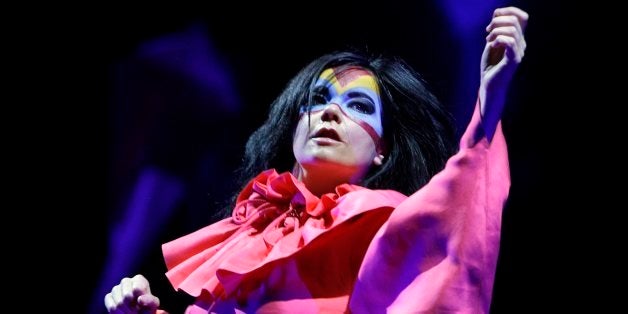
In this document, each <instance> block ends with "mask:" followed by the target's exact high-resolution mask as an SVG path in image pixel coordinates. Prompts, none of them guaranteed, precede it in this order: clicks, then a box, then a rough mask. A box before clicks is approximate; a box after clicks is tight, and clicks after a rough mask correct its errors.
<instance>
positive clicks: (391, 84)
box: [105, 7, 528, 313]
mask: <svg viewBox="0 0 628 314" xmlns="http://www.w3.org/2000/svg"><path fill="white" fill-rule="evenodd" d="M527 18H528V17H527V14H526V13H525V12H523V11H521V10H520V9H518V8H514V7H508V8H500V9H497V10H495V12H494V15H493V19H492V21H491V23H490V24H489V25H488V27H487V31H488V32H489V35H488V36H487V43H486V46H485V49H484V52H483V55H482V62H481V69H482V71H481V84H480V89H479V94H478V101H477V103H476V108H475V111H474V114H473V117H472V119H471V122H470V123H469V125H468V127H467V129H466V131H465V133H464V135H463V137H462V139H461V140H460V142H459V149H457V148H456V147H455V145H454V144H453V143H454V141H453V140H452V139H453V134H454V132H453V128H452V123H451V120H450V117H449V115H448V114H447V113H446V112H444V111H443V109H442V108H441V107H440V105H439V104H438V102H437V100H436V98H435V97H434V96H433V95H432V94H431V93H430V92H429V91H428V90H427V88H426V87H425V85H424V83H423V82H422V80H421V79H420V77H419V76H418V75H417V74H416V73H415V72H414V71H412V70H411V69H410V67H409V66H407V65H406V64H405V63H404V62H403V61H401V60H398V59H386V58H383V57H375V58H371V57H368V56H363V55H360V54H357V53H352V52H341V53H335V54H329V55H325V56H323V57H321V58H319V59H317V60H315V61H314V62H312V63H311V64H309V65H308V66H306V67H305V68H304V69H303V70H302V71H301V72H300V73H299V74H298V75H297V76H296V77H295V78H294V79H293V80H292V81H291V82H290V84H289V85H288V86H287V88H286V90H285V91H284V92H283V93H282V94H281V95H280V96H279V97H278V98H277V100H276V101H275V102H274V103H273V105H272V106H271V112H270V114H269V118H268V120H267V121H266V123H265V124H264V125H262V127H260V128H259V129H258V130H257V131H256V132H255V133H254V134H253V135H252V136H251V138H250V139H249V142H248V143H247V149H246V156H245V163H244V165H243V168H242V173H241V175H242V176H241V177H242V180H243V182H246V185H245V186H244V188H243V190H242V191H241V192H240V193H239V194H238V196H237V198H236V199H235V207H234V209H233V212H232V215H231V217H230V218H225V219H223V220H221V221H219V222H217V223H215V224H212V225H210V226H207V227H205V228H203V229H200V230H198V231H196V232H194V233H192V234H189V235H187V236H184V237H182V238H180V239H176V240H174V241H171V242H169V243H166V244H164V245H163V247H162V249H163V252H164V257H165V261H166V264H167V266H168V272H167V273H166V275H167V276H168V279H169V280H170V282H171V283H172V285H173V286H174V287H175V288H176V289H180V290H183V291H185V292H187V293H188V294H190V295H192V296H194V297H196V302H195V303H194V304H192V305H190V306H189V307H188V309H187V311H186V313H207V312H217V313H223V312H238V311H242V312H277V311H286V312H299V313H302V312H306V313H309V312H312V313H319V312H363V311H368V312H382V311H392V312H404V313H405V312H441V311H445V312H450V311H451V312H465V313H466V312H468V313H482V312H488V310H489V307H490V300H491V293H492V285H493V279H494V275H495V266H496V260H497V253H498V249H499V233H500V226H501V210H502V208H503V205H504V202H505V200H506V198H507V195H508V189H509V185H510V179H509V170H508V159H507V151H506V144H505V142H504V138H503V135H502V133H501V130H500V126H499V119H500V116H501V112H502V109H503V105H504V103H505V95H506V90H507V87H508V84H509V83H510V81H511V79H512V76H513V74H514V71H515V69H516V68H517V65H518V64H519V63H520V62H521V58H522V57H523V54H524V50H525V40H524V38H523V29H524V27H525V24H526V22H527ZM454 152H455V154H454V155H453V156H452V154H453V153H454ZM450 156H451V157H450ZM406 195H409V196H406ZM105 305H106V307H107V309H108V311H109V312H110V313H156V312H157V313H160V312H164V311H162V310H158V307H159V299H158V297H157V296H155V295H153V294H152V292H151V290H150V286H149V283H148V281H147V280H146V278H144V277H143V276H141V275H137V276H135V277H133V278H125V279H123V280H122V281H121V283H120V284H119V285H117V286H115V287H114V288H113V289H112V291H111V292H110V293H109V294H107V295H106V296H105Z"/></svg>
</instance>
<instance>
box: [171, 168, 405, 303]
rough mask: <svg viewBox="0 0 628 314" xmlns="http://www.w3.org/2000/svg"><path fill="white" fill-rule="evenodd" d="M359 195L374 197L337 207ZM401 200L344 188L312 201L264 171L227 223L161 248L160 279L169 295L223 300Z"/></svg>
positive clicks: (287, 180) (292, 181)
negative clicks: (333, 232) (335, 231)
mask: <svg viewBox="0 0 628 314" xmlns="http://www.w3.org/2000/svg"><path fill="white" fill-rule="evenodd" d="M361 191H363V192H364V193H373V194H375V195H376V196H374V197H370V198H366V199H369V204H364V203H363V201H361V200H363V199H365V198H364V197H363V196H364V195H362V196H361V197H355V200H354V201H346V200H344V203H346V204H345V205H344V206H338V204H339V202H342V201H343V196H345V195H347V194H349V193H351V192H357V194H362V193H361ZM377 195H379V196H377ZM403 198H405V196H403V195H402V194H400V193H397V192H394V191H378V192H376V191H372V190H368V189H365V188H363V187H360V186H356V185H350V184H343V185H339V186H338V187H336V189H335V192H334V193H328V194H325V195H323V196H322V197H321V198H318V197H317V196H315V195H313V194H312V193H311V192H310V191H309V190H307V188H306V187H305V185H304V184H303V183H301V182H300V181H298V180H297V179H296V178H295V177H294V176H293V175H292V174H291V173H289V172H285V173H282V174H278V173H277V172H276V171H275V170H274V169H270V170H267V171H264V172H262V173H261V174H260V175H258V176H257V177H255V178H254V179H253V180H251V181H250V182H249V183H248V184H247V186H246V187H245V188H244V189H243V191H242V192H241V193H240V194H239V196H238V198H237V200H236V206H235V208H234V210H233V213H232V217H231V218H227V219H223V220H221V221H219V222H217V223H215V224H212V225H210V226H207V227H205V228H202V229H200V230H198V231H196V232H194V233H191V234H189V235H186V236H184V237H182V238H179V239H176V240H174V241H171V242H168V243H166V244H164V245H163V246H162V250H163V253H164V259H165V261H166V266H167V267H168V272H167V273H166V275H167V277H168V278H169V280H170V282H171V283H172V285H173V287H174V288H175V289H180V290H183V291H185V292H186V293H188V294H190V295H192V296H195V297H198V296H200V295H201V293H202V292H203V291H206V293H205V294H207V293H208V294H209V295H210V296H211V297H212V298H213V299H217V298H220V297H223V298H224V297H227V296H229V295H231V294H232V293H233V292H234V291H236V290H237V289H238V286H239V285H240V284H241V283H242V281H243V280H244V279H245V277H246V276H247V275H249V274H251V273H253V272H255V271H257V270H260V269H261V268H263V267H264V266H265V265H268V264H269V263H271V262H273V261H276V260H278V259H281V258H286V257H289V256H291V255H292V254H294V253H296V252H297V251H299V250H300V249H301V248H302V247H303V246H305V245H307V244H308V243H310V242H311V241H312V240H314V239H315V238H316V237H318V236H319V235H320V234H322V233H324V232H326V231H328V230H330V229H331V228H334V227H335V226H337V225H338V224H340V223H341V222H343V221H345V220H347V219H349V218H350V217H353V216H355V215H358V214H360V213H362V212H365V211H368V210H371V209H375V208H379V207H393V206H395V205H396V204H398V203H399V202H400V201H401V200H402V199H403ZM351 199H354V198H351ZM365 205H366V206H365Z"/></svg>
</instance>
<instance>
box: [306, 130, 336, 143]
mask: <svg viewBox="0 0 628 314" xmlns="http://www.w3.org/2000/svg"><path fill="white" fill-rule="evenodd" d="M310 138H329V139H332V140H334V141H339V142H340V141H341V140H340V135H338V132H336V130H334V129H330V128H322V129H320V130H318V131H316V133H314V135H312V136H311V137H310Z"/></svg>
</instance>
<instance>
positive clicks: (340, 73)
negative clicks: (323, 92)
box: [320, 67, 379, 95]
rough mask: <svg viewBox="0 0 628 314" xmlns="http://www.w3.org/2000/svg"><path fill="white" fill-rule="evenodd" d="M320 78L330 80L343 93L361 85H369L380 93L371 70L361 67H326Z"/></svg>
mask: <svg viewBox="0 0 628 314" xmlns="http://www.w3.org/2000/svg"><path fill="white" fill-rule="evenodd" d="M320 78H321V79H323V80H326V81H328V82H329V83H331V85H332V86H333V87H334V89H335V90H336V92H337V93H338V94H342V93H344V92H345V91H347V90H348V89H350V88H352V87H355V86H361V87H369V88H370V89H372V90H373V91H375V92H376V93H377V95H379V87H378V86H377V82H376V81H375V78H374V77H373V75H372V74H371V72H369V71H367V70H365V69H363V68H359V67H349V68H334V69H326V70H325V71H323V73H321V75H320Z"/></svg>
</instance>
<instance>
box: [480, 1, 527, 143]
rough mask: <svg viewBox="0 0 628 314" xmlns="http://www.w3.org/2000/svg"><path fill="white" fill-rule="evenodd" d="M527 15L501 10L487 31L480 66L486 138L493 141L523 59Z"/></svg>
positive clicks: (483, 123) (514, 9)
mask: <svg viewBox="0 0 628 314" xmlns="http://www.w3.org/2000/svg"><path fill="white" fill-rule="evenodd" d="M527 22H528V14H527V13H526V12H525V11H523V10H521V9H519V8H516V7H506V8H499V9H496V10H495V11H494V12H493V18H492V20H491V22H490V24H489V25H488V26H487V27H486V31H487V32H488V36H486V45H485V46H484V52H483V53H482V61H481V65H480V67H481V68H480V71H481V80H480V91H479V97H480V110H481V111H480V112H481V114H482V126H483V128H484V132H485V134H486V136H487V138H488V139H489V141H490V140H492V139H493V135H494V133H495V129H496V127H497V123H498V122H499V120H500V119H501V115H502V110H503V108H504V103H505V101H506V93H507V91H508V86H509V85H510V82H511V80H512V77H513V75H514V73H515V70H516V69H517V67H518V65H519V63H521V60H522V58H523V55H524V51H525V49H526V42H525V38H524V36H523V32H524V29H525V27H526V24H527Z"/></svg>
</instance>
